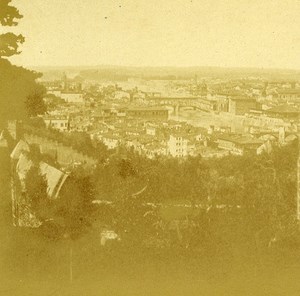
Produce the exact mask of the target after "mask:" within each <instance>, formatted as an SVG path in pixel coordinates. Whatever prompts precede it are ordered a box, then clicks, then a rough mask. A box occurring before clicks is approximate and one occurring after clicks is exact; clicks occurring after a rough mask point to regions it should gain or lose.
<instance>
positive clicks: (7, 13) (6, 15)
mask: <svg viewBox="0 0 300 296" xmlns="http://www.w3.org/2000/svg"><path fill="white" fill-rule="evenodd" d="M10 2H11V0H1V2H0V23H1V25H2V26H16V25H17V24H18V20H19V19H21V18H22V17H23V16H22V15H21V14H20V12H19V10H18V9H17V8H16V7H14V6H10V5H9V3H10ZM24 41H25V38H24V37H23V36H22V35H15V34H14V33H6V34H1V35H0V58H1V57H10V56H12V55H15V54H19V53H20V51H18V47H19V44H22V43H23V42H24Z"/></svg>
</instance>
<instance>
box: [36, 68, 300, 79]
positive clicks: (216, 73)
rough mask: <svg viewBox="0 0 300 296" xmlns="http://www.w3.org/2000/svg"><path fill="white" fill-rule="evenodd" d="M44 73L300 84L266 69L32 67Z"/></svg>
mask: <svg viewBox="0 0 300 296" xmlns="http://www.w3.org/2000/svg"><path fill="white" fill-rule="evenodd" d="M32 68H33V69H34V70H36V71H38V72H42V73H43V74H44V75H43V80H55V79H60V78H61V77H62V75H63V73H66V74H67V75H68V76H70V77H75V76H76V75H80V76H81V77H82V78H85V79H91V80H97V81H101V80H111V81H122V80H127V79H128V78H142V79H149V80H150V79H153V80H155V79H164V80H174V79H192V78H194V77H195V75H197V77H198V79H201V78H208V77H210V78H221V79H222V78H229V79H230V78H234V79H239V78H247V77H259V78H262V79H267V80H285V81H286V80H300V70H289V69H264V68H221V67H127V66H110V65H107V66H69V67H68V66H65V67H63V66H62V67H32Z"/></svg>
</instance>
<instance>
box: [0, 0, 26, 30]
mask: <svg viewBox="0 0 300 296" xmlns="http://www.w3.org/2000/svg"><path fill="white" fill-rule="evenodd" d="M10 2H11V0H1V2H0V23H1V25H2V26H16V25H17V24H18V22H17V20H16V19H21V18H22V17H23V16H22V15H21V14H20V12H19V10H18V9H17V8H16V7H13V6H10V5H9V3H10Z"/></svg>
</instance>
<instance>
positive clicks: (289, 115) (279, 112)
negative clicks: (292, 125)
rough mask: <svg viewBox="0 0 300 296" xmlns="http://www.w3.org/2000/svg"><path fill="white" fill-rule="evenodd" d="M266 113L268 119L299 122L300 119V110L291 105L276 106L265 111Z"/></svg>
mask: <svg viewBox="0 0 300 296" xmlns="http://www.w3.org/2000/svg"><path fill="white" fill-rule="evenodd" d="M264 113H265V114H266V115H267V116H268V117H273V118H280V119H287V120H299V118H300V109H299V108H297V107H295V106H293V105H289V104H284V105H278V106H275V107H273V108H270V109H267V110H265V111H264Z"/></svg>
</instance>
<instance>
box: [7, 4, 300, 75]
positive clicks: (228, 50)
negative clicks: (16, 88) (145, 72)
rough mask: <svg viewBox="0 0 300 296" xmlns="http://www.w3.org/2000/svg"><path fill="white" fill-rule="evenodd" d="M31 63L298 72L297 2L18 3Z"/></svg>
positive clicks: (25, 58) (22, 59)
mask: <svg viewBox="0 0 300 296" xmlns="http://www.w3.org/2000/svg"><path fill="white" fill-rule="evenodd" d="M12 3H13V4H14V5H15V6H17V7H18V8H19V10H20V12H21V13H22V14H23V15H24V18H23V19H22V20H21V21H20V24H19V26H18V27H17V28H16V31H17V32H21V33H22V34H23V35H24V36H25V37H26V43H25V44H24V45H23V47H22V50H23V52H22V54H21V55H20V56H18V57H16V58H12V59H11V60H12V61H13V62H15V63H18V64H22V65H26V66H30V65H52V66H58V65H101V64H106V65H108V64H110V65H136V66H225V67H226V66H235V67H272V68H298V69H300V0H227V1H224V0H222V1H221V0H192V1H191V0H65V1H63V0H13V2H12Z"/></svg>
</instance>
